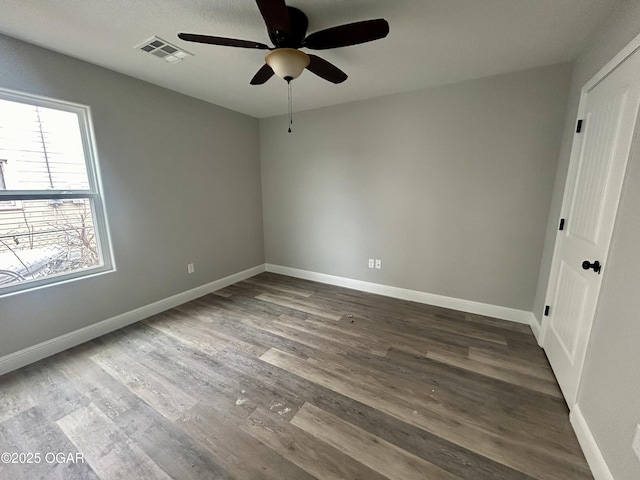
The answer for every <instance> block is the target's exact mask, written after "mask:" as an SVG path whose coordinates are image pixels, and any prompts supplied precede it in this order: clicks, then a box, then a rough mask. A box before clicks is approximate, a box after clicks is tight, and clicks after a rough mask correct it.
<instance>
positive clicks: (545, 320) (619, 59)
mask: <svg viewBox="0 0 640 480" xmlns="http://www.w3.org/2000/svg"><path fill="white" fill-rule="evenodd" d="M634 54H638V55H640V34H639V35H637V36H636V37H635V38H634V39H633V40H631V42H629V43H628V44H627V45H626V46H625V47H624V48H623V49H622V50H620V52H618V53H617V54H616V55H615V56H614V57H613V58H612V59H611V60H610V61H609V62H607V64H606V65H605V66H604V67H602V68H601V69H600V70H599V71H598V73H596V74H595V75H594V76H593V77H592V78H591V80H589V81H588V82H587V83H586V84H585V85H584V86H583V87H582V89H581V90H580V104H579V106H578V115H577V117H576V119H575V122H574V128H575V125H576V124H577V122H578V120H579V119H582V118H584V111H585V108H586V99H587V95H588V94H589V92H590V91H591V90H593V89H594V88H595V87H596V86H597V85H598V84H599V83H600V82H602V81H603V80H604V79H605V78H606V77H607V76H608V75H609V74H610V73H611V72H613V71H614V70H615V69H616V68H618V66H619V65H620V64H622V63H623V62H624V61H625V60H627V59H628V58H629V57H631V56H632V55H634ZM638 118H639V119H640V116H639V117H638ZM637 121H640V120H637ZM583 139H584V135H577V134H576V133H573V140H572V143H571V154H570V156H569V167H568V169H567V178H566V180H565V184H564V191H563V194H562V206H561V207H560V215H559V217H558V218H557V221H558V222H559V221H560V218H564V217H565V216H566V213H567V212H566V209H567V208H568V198H567V196H568V195H569V192H570V191H572V189H573V184H574V182H575V181H576V180H577V178H576V173H577V172H576V168H577V159H578V157H579V156H580V155H581V152H582V143H583ZM627 161H628V159H627ZM625 170H626V165H625ZM621 194H622V192H620V195H618V198H617V199H616V216H617V213H618V210H619V207H620V196H621ZM558 222H556V226H555V228H556V229H558V225H559V223H558ZM612 233H613V232H612ZM560 241H561V235H560V232H559V230H556V239H555V242H554V247H553V256H552V260H551V272H550V274H549V280H548V282H547V290H546V294H545V304H546V305H549V304H550V303H549V300H550V295H552V293H553V292H554V291H555V285H556V282H557V281H558V274H559V269H558V268H557V264H558V255H559V250H560V249H559V248H558V247H559V243H560ZM610 250H611V243H610V244H609V252H607V257H608V256H609V253H610ZM605 274H606V272H605ZM598 296H599V295H598ZM598 302H599V300H598ZM595 311H596V312H597V311H598V307H597V305H596V310H595ZM594 320H595V313H594V318H592V319H591V326H590V328H589V335H588V337H587V338H586V340H585V341H586V342H587V348H585V351H584V355H583V356H582V358H580V359H577V360H579V365H578V372H577V375H578V388H577V389H576V395H575V398H566V399H565V401H566V402H567V405H568V406H569V408H570V409H571V408H573V406H574V405H575V402H576V399H577V396H578V392H579V391H580V383H581V382H580V380H581V377H582V371H583V368H584V362H585V359H586V357H587V354H588V352H589V347H588V344H589V339H590V338H591V331H592V330H593V323H594ZM549 323H550V318H549V317H546V316H544V315H543V316H542V324H541V327H540V339H539V344H540V346H541V347H542V348H544V347H545V343H546V342H545V340H546V338H547V334H548V332H549Z"/></svg>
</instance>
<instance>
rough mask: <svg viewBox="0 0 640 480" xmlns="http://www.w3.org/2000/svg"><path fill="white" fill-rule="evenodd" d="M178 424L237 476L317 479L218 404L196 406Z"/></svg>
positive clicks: (266, 479) (267, 479) (268, 479)
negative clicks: (248, 430) (246, 428)
mask: <svg viewBox="0 0 640 480" xmlns="http://www.w3.org/2000/svg"><path fill="white" fill-rule="evenodd" d="M176 424H177V425H178V426H179V427H180V428H181V429H182V430H184V431H185V432H187V433H188V434H189V436H190V437H191V438H193V439H195V440H196V441H197V442H198V443H199V445H200V446H202V447H203V448H205V449H207V450H208V451H209V452H210V453H211V455H212V456H213V458H214V459H215V461H216V464H217V465H219V466H220V467H222V468H223V469H225V471H227V472H229V474H230V475H231V476H232V478H234V479H238V480H241V479H247V480H249V479H250V480H254V479H255V480H283V479H289V478H291V479H296V480H298V479H299V480H313V479H314V477H313V476H312V475H310V474H308V473H307V472H306V471H305V470H304V469H301V468H300V467H298V466H297V465H295V464H293V463H291V462H289V461H288V460H287V459H286V458H284V457H283V456H281V455H280V454H279V453H278V452H276V451H274V450H273V449H271V448H270V447H269V446H268V445H265V444H264V443H263V442H261V441H259V440H257V439H256V438H254V437H253V436H251V435H249V434H248V433H246V432H245V431H244V430H243V429H242V428H241V425H242V422H240V423H239V422H238V420H237V418H235V417H234V416H230V415H229V414H228V413H227V412H226V411H225V410H224V409H218V408H217V407H216V406H215V405H214V406H212V405H207V406H203V405H196V406H195V407H193V408H192V409H191V410H189V411H188V412H186V413H185V414H184V415H183V416H182V417H181V418H180V419H179V420H178V421H177V422H176Z"/></svg>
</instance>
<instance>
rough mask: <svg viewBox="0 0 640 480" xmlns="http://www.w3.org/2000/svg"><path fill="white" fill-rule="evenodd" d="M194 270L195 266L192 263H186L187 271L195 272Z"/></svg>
mask: <svg viewBox="0 0 640 480" xmlns="http://www.w3.org/2000/svg"><path fill="white" fill-rule="evenodd" d="M195 271H196V269H195V267H194V265H193V263H189V264H188V265H187V272H189V273H193V272H195Z"/></svg>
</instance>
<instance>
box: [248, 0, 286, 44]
mask: <svg viewBox="0 0 640 480" xmlns="http://www.w3.org/2000/svg"><path fill="white" fill-rule="evenodd" d="M256 3H257V4H258V8H259V9H260V13H261V14H262V18H264V23H265V24H266V25H267V30H268V31H269V34H270V35H271V34H274V33H276V32H283V33H287V34H288V33H291V19H290V18H289V10H287V4H286V3H284V0H256Z"/></svg>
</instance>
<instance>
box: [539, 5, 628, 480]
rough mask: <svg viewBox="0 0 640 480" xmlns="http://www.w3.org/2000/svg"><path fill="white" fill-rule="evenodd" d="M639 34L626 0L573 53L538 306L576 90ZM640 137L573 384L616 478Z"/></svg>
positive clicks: (624, 415)
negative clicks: (584, 353) (576, 53)
mask: <svg viewBox="0 0 640 480" xmlns="http://www.w3.org/2000/svg"><path fill="white" fill-rule="evenodd" d="M638 34H640V2H637V1H627V2H624V5H623V6H622V7H621V8H620V9H619V10H618V11H616V12H615V13H614V14H613V15H612V17H611V18H610V19H609V20H608V21H607V22H606V23H605V24H604V25H602V26H601V28H600V30H599V31H598V32H596V34H594V36H593V38H592V39H591V41H590V44H589V46H588V47H587V48H586V49H585V51H584V52H583V53H582V54H581V55H580V57H579V58H578V59H577V60H576V63H575V70H574V74H573V80H572V88H571V96H570V103H569V109H568V112H567V122H566V127H565V134H564V138H563V148H562V153H561V156H560V161H559V166H558V174H557V179H556V185H555V188H554V196H553V203H552V208H551V214H550V216H549V230H548V233H547V240H546V242H545V254H544V258H543V262H542V264H541V273H540V282H539V288H538V294H537V296H536V307H535V313H536V315H537V316H538V317H539V316H540V312H541V310H542V305H543V304H544V296H545V294H546V287H547V282H548V276H549V270H550V266H551V256H552V254H553V242H554V241H555V235H556V225H557V221H558V218H559V215H560V207H561V203H562V193H563V191H564V184H565V180H566V176H567V168H568V163H569V155H570V152H571V140H572V137H573V131H574V126H575V120H576V115H577V110H578V104H579V101H580V89H581V88H582V86H583V85H584V84H585V83H586V82H587V81H588V80H589V79H590V78H591V77H593V75H595V74H596V73H597V72H598V70H600V68H602V67H603V66H604V65H605V64H606V63H607V62H608V61H609V60H611V59H612V58H613V57H614V56H615V55H616V54H617V53H618V52H619V51H620V50H621V49H622V48H623V47H624V46H625V45H626V44H627V43H628V42H630V41H631V40H632V39H633V38H634V37H635V36H636V35H638ZM639 216H640V140H638V133H637V134H636V142H635V145H634V148H633V152H632V156H631V158H630V160H629V164H628V167H627V174H626V177H625V184H624V187H623V191H622V198H621V204H620V207H619V211H618V215H617V217H616V226H615V229H614V234H613V239H612V243H611V247H610V253H609V256H608V264H607V265H606V266H605V269H604V273H603V275H604V278H603V285H602V290H601V293H600V298H599V303H598V307H597V309H596V316H595V319H594V324H593V328H592V332H591V337H590V344H589V349H588V351H587V357H586V361H585V366H584V370H583V374H582V379H581V383H580V389H579V391H578V398H577V403H578V405H580V409H581V410H582V413H583V414H584V417H585V420H586V422H587V424H588V426H589V428H590V430H591V432H592V433H593V435H594V437H595V440H596V443H597V444H598V446H599V448H600V450H601V451H602V453H603V455H604V458H605V460H606V461H607V464H608V466H609V468H610V469H611V471H612V473H613V475H614V477H615V478H616V480H637V479H638V478H640V461H639V460H638V458H637V457H636V456H635V454H634V453H633V451H632V449H631V442H632V439H633V435H634V433H635V429H636V425H637V424H638V423H640V401H639V399H640V376H639V373H638V372H640V348H639V346H638V340H639V339H640V321H639V319H638V315H639V312H640V296H639V295H638V286H639V285H640V249H639V248H638V245H640V222H639V220H638V219H639V218H640V217H639Z"/></svg>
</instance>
